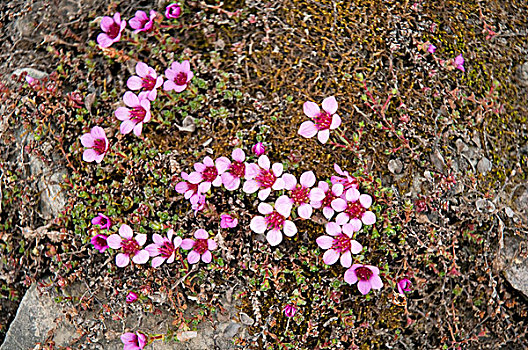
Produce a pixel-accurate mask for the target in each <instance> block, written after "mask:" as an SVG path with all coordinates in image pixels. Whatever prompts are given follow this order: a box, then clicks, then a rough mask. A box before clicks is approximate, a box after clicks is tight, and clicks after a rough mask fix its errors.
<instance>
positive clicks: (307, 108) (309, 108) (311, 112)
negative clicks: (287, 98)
mask: <svg viewBox="0 0 528 350" xmlns="http://www.w3.org/2000/svg"><path fill="white" fill-rule="evenodd" d="M320 111H321V110H320V109H319V106H318V105H317V103H315V102H311V101H306V102H305V103H304V104H303V112H304V114H306V116H307V117H310V118H315V117H316V116H317V115H318V114H319V112H320Z"/></svg>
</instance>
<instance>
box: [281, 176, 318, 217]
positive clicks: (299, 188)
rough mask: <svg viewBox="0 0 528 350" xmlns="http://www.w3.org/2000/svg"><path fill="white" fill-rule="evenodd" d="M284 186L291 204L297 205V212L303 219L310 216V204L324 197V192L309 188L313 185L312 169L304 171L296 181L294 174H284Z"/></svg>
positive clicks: (311, 209) (311, 208)
mask: <svg viewBox="0 0 528 350" xmlns="http://www.w3.org/2000/svg"><path fill="white" fill-rule="evenodd" d="M282 179H283V180H284V188H285V189H286V190H288V191H290V192H289V196H288V197H289V199H290V201H291V205H292V206H294V207H297V213H298V214H299V216H300V217H301V218H303V219H309V218H310V217H311V216H312V212H313V207H312V204H311V203H313V202H315V201H321V200H322V199H323V198H324V193H323V192H322V191H321V190H319V189H317V188H314V189H310V188H311V187H312V186H313V185H315V181H316V179H315V175H314V173H313V171H306V172H304V173H303V174H302V175H301V177H300V179H299V183H297V179H296V178H295V176H293V175H291V174H284V176H283V177H282Z"/></svg>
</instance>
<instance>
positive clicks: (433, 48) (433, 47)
mask: <svg viewBox="0 0 528 350" xmlns="http://www.w3.org/2000/svg"><path fill="white" fill-rule="evenodd" d="M435 51H436V46H434V45H433V44H429V47H427V52H429V53H435Z"/></svg>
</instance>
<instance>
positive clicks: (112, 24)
mask: <svg viewBox="0 0 528 350" xmlns="http://www.w3.org/2000/svg"><path fill="white" fill-rule="evenodd" d="M125 27H126V21H124V20H123V21H121V14H120V13H119V12H116V13H115V14H114V17H113V18H112V17H108V16H104V17H103V19H102V20H101V29H102V30H103V32H104V33H101V34H99V35H98V36H97V43H98V44H99V46H101V47H104V48H106V47H110V46H111V45H112V44H113V43H116V42H118V41H119V40H121V33H122V32H123V30H124V29H125Z"/></svg>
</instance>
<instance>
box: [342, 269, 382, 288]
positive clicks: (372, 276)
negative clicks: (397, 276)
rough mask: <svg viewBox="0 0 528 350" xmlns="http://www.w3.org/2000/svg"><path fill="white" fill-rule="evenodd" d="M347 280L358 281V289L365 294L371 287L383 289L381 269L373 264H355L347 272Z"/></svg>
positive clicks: (349, 281) (348, 281) (350, 282)
mask: <svg viewBox="0 0 528 350" xmlns="http://www.w3.org/2000/svg"><path fill="white" fill-rule="evenodd" d="M345 282H347V283H349V284H354V283H356V282H357V284H358V290H359V291H360V293H361V294H363V295H365V294H367V293H368V292H370V290H371V289H381V288H382V287H383V282H382V281H381V278H380V276H379V269H378V268H377V267H375V266H371V265H361V264H354V265H352V266H351V267H350V268H349V269H348V270H346V272H345Z"/></svg>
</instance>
